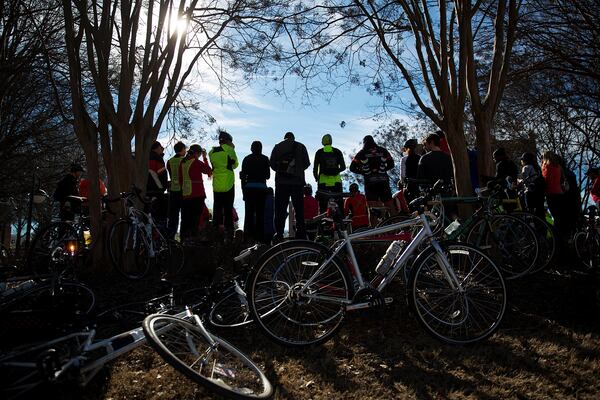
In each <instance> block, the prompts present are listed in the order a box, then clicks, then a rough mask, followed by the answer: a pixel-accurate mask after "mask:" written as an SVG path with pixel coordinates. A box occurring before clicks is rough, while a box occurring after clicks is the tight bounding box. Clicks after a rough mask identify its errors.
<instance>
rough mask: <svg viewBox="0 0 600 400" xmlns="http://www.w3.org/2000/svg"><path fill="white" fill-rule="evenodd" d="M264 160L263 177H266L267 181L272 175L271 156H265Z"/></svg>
mask: <svg viewBox="0 0 600 400" xmlns="http://www.w3.org/2000/svg"><path fill="white" fill-rule="evenodd" d="M263 160H264V163H263V167H264V168H263V177H264V178H265V181H268V180H269V178H270V177H271V168H270V165H269V158H268V157H267V156H264V158H263Z"/></svg>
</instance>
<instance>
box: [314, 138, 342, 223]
mask: <svg viewBox="0 0 600 400" xmlns="http://www.w3.org/2000/svg"><path fill="white" fill-rule="evenodd" d="M321 143H322V144H323V148H321V149H319V150H317V152H316V154H315V162H314V165H313V176H314V177H315V180H316V181H317V184H318V186H317V187H318V189H321V190H327V191H329V192H339V193H341V192H342V191H343V188H342V177H341V176H340V173H341V172H343V171H344V170H345V169H346V163H345V162H344V155H343V154H342V152H341V151H340V150H339V149H336V148H335V147H333V146H332V145H331V144H332V138H331V135H330V134H326V135H324V136H323V138H322V139H321ZM317 200H318V201H319V209H320V212H322V213H323V212H325V211H327V202H328V198H327V197H325V196H319V194H318V193H317ZM338 203H339V207H340V210H341V209H343V208H344V199H343V198H341V197H340V198H339V201H338Z"/></svg>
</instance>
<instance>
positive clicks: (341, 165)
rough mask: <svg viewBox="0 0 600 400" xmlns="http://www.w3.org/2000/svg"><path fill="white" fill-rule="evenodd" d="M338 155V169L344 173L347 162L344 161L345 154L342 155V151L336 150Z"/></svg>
mask: <svg viewBox="0 0 600 400" xmlns="http://www.w3.org/2000/svg"><path fill="white" fill-rule="evenodd" d="M334 151H335V152H336V154H337V158H338V167H339V169H340V171H339V172H344V171H345V170H346V162H345V161H344V154H343V153H342V151H341V150H340V149H335V150H334Z"/></svg>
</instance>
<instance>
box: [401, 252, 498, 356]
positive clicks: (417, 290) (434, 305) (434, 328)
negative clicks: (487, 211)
mask: <svg viewBox="0 0 600 400" xmlns="http://www.w3.org/2000/svg"><path fill="white" fill-rule="evenodd" d="M440 246H441V247H442V250H443V251H444V254H445V256H446V258H447V260H448V262H449V264H450V267H451V268H452V271H453V272H454V274H455V275H456V278H457V280H458V282H460V285H461V286H462V289H463V290H462V291H461V290H458V289H456V288H454V287H452V286H451V285H450V284H449V282H448V280H447V277H446V274H445V272H444V270H443V269H442V266H441V264H440V260H439V257H438V254H437V252H436V251H435V250H434V248H433V247H430V248H428V249H427V250H426V252H425V253H423V254H422V255H421V256H419V259H418V260H417V262H416V265H415V266H414V267H413V271H412V275H411V277H410V281H409V286H408V287H409V290H408V291H407V295H408V300H409V305H410V306H411V307H412V309H413V310H414V311H415V315H416V316H417V318H418V320H419V322H420V323H421V325H423V327H425V329H426V330H427V332H429V333H430V334H431V335H433V336H434V337H436V338H437V339H439V340H441V341H443V342H446V343H451V344H468V343H474V342H478V341H480V340H483V339H485V338H487V337H488V336H490V335H491V334H493V333H494V331H496V329H498V327H499V326H500V322H501V321H502V317H503V316H504V312H505V310H506V287H505V285H504V279H503V278H502V274H501V273H500V271H499V270H498V268H497V267H496V265H495V264H494V263H493V262H492V260H491V259H490V258H489V257H488V256H486V255H485V254H484V253H483V252H482V251H480V250H478V249H476V248H475V247H472V246H466V245H463V244H451V243H440Z"/></svg>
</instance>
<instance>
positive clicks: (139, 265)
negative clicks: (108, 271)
mask: <svg viewBox="0 0 600 400" xmlns="http://www.w3.org/2000/svg"><path fill="white" fill-rule="evenodd" d="M108 238H109V251H110V258H111V260H112V262H113V265H114V266H115V268H116V269H117V271H119V273H120V274H121V275H123V276H125V277H126V278H129V279H141V278H143V277H144V276H146V274H147V273H148V270H149V269H150V264H151V261H152V259H151V258H150V255H149V252H148V247H147V245H146V241H145V240H146V237H145V233H144V231H143V228H140V227H137V226H135V225H134V224H133V222H131V220H129V219H127V218H122V219H119V220H118V221H116V222H115V223H114V224H113V225H112V227H111V228H110V234H109V236H108Z"/></svg>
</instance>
